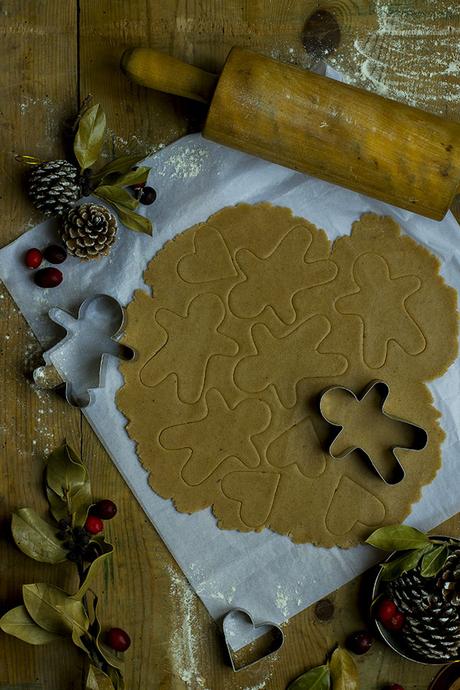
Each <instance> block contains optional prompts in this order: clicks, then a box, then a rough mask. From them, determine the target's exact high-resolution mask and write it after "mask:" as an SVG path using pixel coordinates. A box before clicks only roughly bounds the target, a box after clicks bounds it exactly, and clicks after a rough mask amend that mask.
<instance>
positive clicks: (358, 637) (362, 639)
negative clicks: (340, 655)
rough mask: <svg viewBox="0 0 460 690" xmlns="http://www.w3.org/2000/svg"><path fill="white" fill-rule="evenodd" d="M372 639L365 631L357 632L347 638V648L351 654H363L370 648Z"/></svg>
mask: <svg viewBox="0 0 460 690" xmlns="http://www.w3.org/2000/svg"><path fill="white" fill-rule="evenodd" d="M373 642H374V638H373V637H372V635H371V634H370V633H368V632H367V631H366V630H359V631H358V632H355V633H352V634H351V635H349V636H348V637H347V648H348V649H349V650H350V652H353V654H365V653H366V652H368V651H369V649H370V648H371V647H372V644H373Z"/></svg>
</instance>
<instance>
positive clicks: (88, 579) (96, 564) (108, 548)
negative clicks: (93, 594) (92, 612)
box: [74, 540, 113, 600]
mask: <svg viewBox="0 0 460 690" xmlns="http://www.w3.org/2000/svg"><path fill="white" fill-rule="evenodd" d="M98 543H99V545H100V546H101V548H102V554H101V555H100V556H98V558H96V559H95V560H94V561H93V562H92V563H91V565H90V566H89V568H88V570H87V572H86V575H85V579H84V580H83V582H82V584H81V585H80V589H79V590H78V592H77V593H76V594H75V595H74V596H75V599H80V600H81V599H82V598H83V597H84V596H85V594H86V592H87V591H88V588H89V587H90V585H91V583H92V581H93V580H94V578H95V577H96V575H97V574H98V572H99V569H100V568H101V566H102V564H103V563H104V561H105V559H106V558H108V557H109V556H110V555H111V553H112V552H113V546H112V544H109V543H108V542H106V541H104V540H102V541H100V540H99V541H98Z"/></svg>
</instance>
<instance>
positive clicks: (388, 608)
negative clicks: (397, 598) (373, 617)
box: [377, 599, 398, 625]
mask: <svg viewBox="0 0 460 690" xmlns="http://www.w3.org/2000/svg"><path fill="white" fill-rule="evenodd" d="M397 610H398V609H397V608H396V604H395V603H394V601H391V599H382V601H381V602H380V603H379V605H378V608H377V618H378V619H379V621H380V622H381V623H383V624H384V625H385V623H386V621H389V620H390V618H392V617H393V616H394V615H395V613H396V612H397Z"/></svg>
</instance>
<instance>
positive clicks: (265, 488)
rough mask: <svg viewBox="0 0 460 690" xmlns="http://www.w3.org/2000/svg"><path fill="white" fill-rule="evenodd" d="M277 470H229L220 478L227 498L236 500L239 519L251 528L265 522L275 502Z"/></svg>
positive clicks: (277, 480) (278, 476) (277, 481)
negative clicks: (238, 504)
mask: <svg viewBox="0 0 460 690" xmlns="http://www.w3.org/2000/svg"><path fill="white" fill-rule="evenodd" d="M280 476H281V475H280V474H279V473H278V472H264V471H261V470H257V471H255V472H244V471H239V472H238V471H237V472H230V473H229V474H227V475H225V477H224V478H223V479H222V484H221V488H222V491H223V493H224V494H225V496H227V498H231V499H232V500H234V501H238V502H239V503H240V504H241V507H240V520H241V522H243V523H244V524H245V525H246V526H247V527H250V528H252V529H254V528H257V527H259V526H260V525H263V524H265V523H266V522H267V521H268V518H269V515H270V513H271V511H272V508H273V503H274V502H275V496H276V490H277V488H278V483H279V480H280Z"/></svg>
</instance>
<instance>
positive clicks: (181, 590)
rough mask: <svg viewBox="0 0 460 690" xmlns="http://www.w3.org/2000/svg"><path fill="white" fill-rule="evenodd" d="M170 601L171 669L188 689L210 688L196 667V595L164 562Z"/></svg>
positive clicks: (197, 644)
mask: <svg viewBox="0 0 460 690" xmlns="http://www.w3.org/2000/svg"><path fill="white" fill-rule="evenodd" d="M168 573H169V577H170V581H171V585H170V594H171V601H172V602H174V604H175V606H176V607H177V608H176V630H174V632H173V634H172V636H171V654H172V662H173V671H174V673H175V674H177V675H178V676H179V678H180V679H181V680H182V681H183V682H184V683H187V688H188V689H189V690H210V689H208V688H207V687H206V681H205V680H204V678H203V677H202V675H201V674H200V672H199V670H198V656H199V654H198V650H199V638H198V635H197V630H198V629H199V619H198V615H197V608H196V596H195V595H194V593H193V590H192V589H191V588H190V586H189V584H188V582H187V581H186V579H185V578H184V576H181V575H178V574H177V572H176V571H175V570H174V568H172V567H171V566H168Z"/></svg>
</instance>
